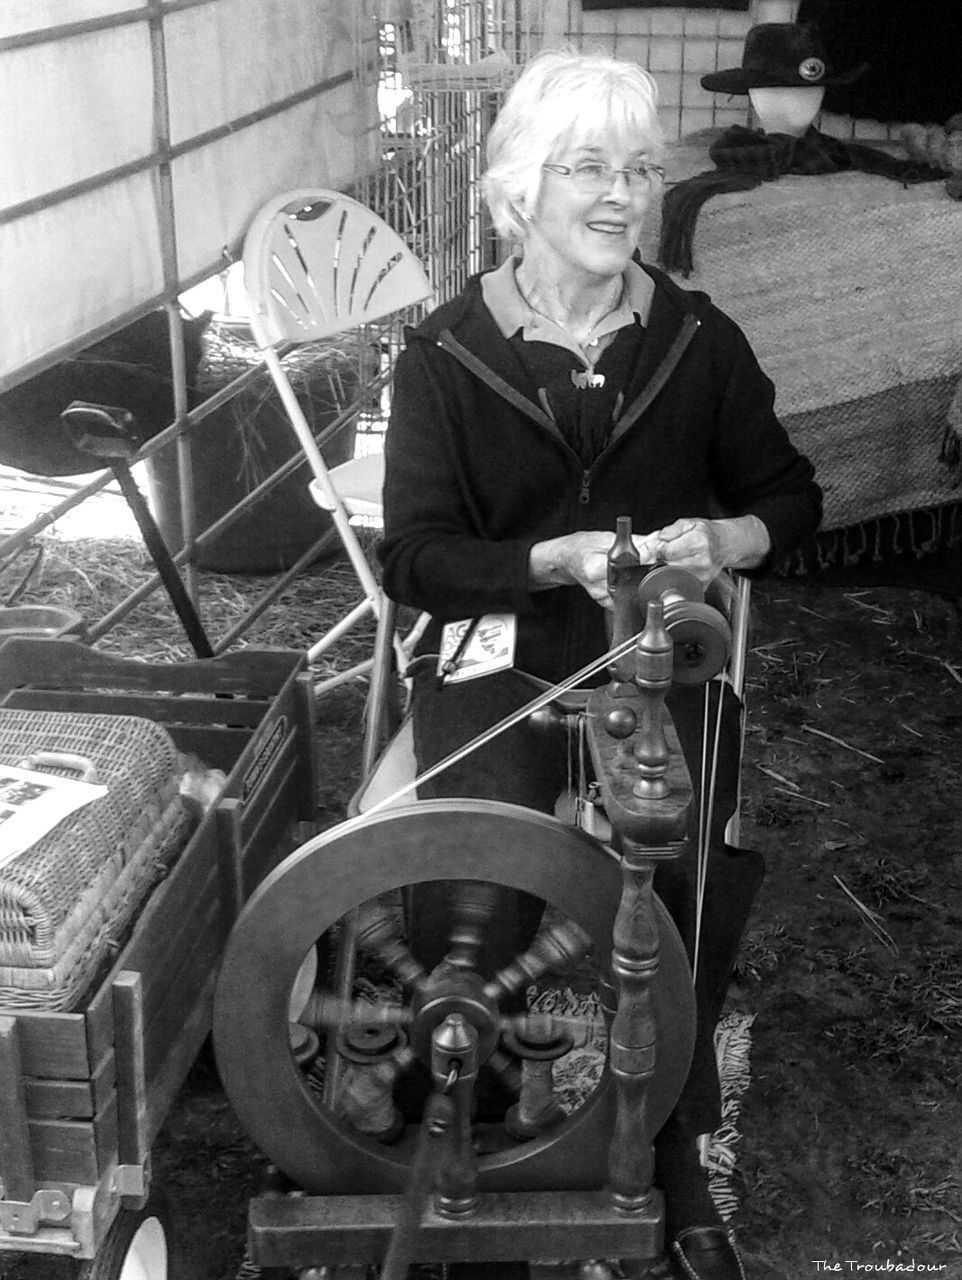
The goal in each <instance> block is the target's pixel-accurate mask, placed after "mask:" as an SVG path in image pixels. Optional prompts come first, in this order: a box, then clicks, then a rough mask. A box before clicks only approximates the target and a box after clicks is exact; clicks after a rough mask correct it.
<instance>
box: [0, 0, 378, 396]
mask: <svg viewBox="0 0 962 1280" xmlns="http://www.w3.org/2000/svg"><path fill="white" fill-rule="evenodd" d="M376 36H377V27H376V23H375V19H374V14H373V5H372V2H371V0H351V3H345V2H344V0H166V3H164V2H162V0H142V2H141V3H140V4H136V3H132V2H131V0H4V4H3V5H2V7H0V119H3V120H4V121H5V122H6V124H5V127H4V129H3V130H2V132H0V175H2V177H0V332H2V334H3V336H4V341H3V343H2V346H0V388H3V387H5V386H12V385H14V384H15V383H17V382H19V381H21V380H23V379H24V378H26V377H28V376H30V375H31V374H33V373H36V372H38V371H39V370H41V369H43V368H44V367H46V366H48V365H50V364H52V363H54V362H55V361H56V360H58V359H60V358H63V357H64V356H65V355H67V354H70V353H72V352H74V351H77V350H79V349H81V348H83V347H84V346H87V345H89V344H90V343H91V342H93V341H95V340H96V339H97V338H99V337H102V336H104V335H105V334H106V333H109V332H111V331H113V330H115V329H117V328H120V327H122V325H124V324H125V323H127V322H128V321H129V320H131V319H133V318H134V317H136V316H137V315H140V314H143V313H144V312H145V311H148V310H150V309H152V308H154V307H156V306H157V305H159V304H161V303H163V302H164V301H171V300H172V299H174V298H175V297H176V296H177V294H178V293H180V292H182V291H183V290H184V289H186V288H187V287H189V286H190V285H192V284H194V283H196V282H198V281H199V280H202V279H204V278H206V277H208V276H210V275H212V274H214V273H215V272H216V271H217V270H218V269H219V268H221V267H223V266H224V265H225V262H226V261H228V260H229V259H230V256H231V255H233V254H234V253H236V251H237V248H238V246H239V244H240V241H241V239H242V237H243V234H244V231H245V230H246V228H247V225H248V224H249V222H250V220H251V217H252V216H253V214H254V212H255V211H256V210H257V208H258V207H259V206H260V205H261V204H262V203H263V202H264V201H265V200H266V199H267V198H268V197H269V196H271V195H273V194H275V193H276V192H277V191H278V190H281V189H283V188H285V187H293V186H298V185H306V184H310V183H316V184H317V185H319V186H329V187H335V188H342V189H343V188H345V187H350V186H351V185H353V184H354V183H356V182H358V181H359V180H360V179H361V178H362V177H364V176H365V175H366V174H368V173H370V172H371V170H372V169H373V168H374V167H375V166H376V164H377V162H378V155H379V147H378V138H377V127H378V112H377V40H376Z"/></svg>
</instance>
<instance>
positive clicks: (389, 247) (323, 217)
mask: <svg viewBox="0 0 962 1280" xmlns="http://www.w3.org/2000/svg"><path fill="white" fill-rule="evenodd" d="M243 263H244V287H245V291H246V293H247V300H248V305H249V310H250V324H251V329H252V331H253V334H254V338H255V340H256V342H257V345H258V346H259V347H260V349H261V351H262V353H263V356H264V362H265V364H266V366H267V369H268V371H269V373H270V375H271V378H272V379H273V381H274V384H275V386H276V388H277V392H278V395H279V396H280V399H281V403H282V405H283V407H284V411H285V413H286V414H287V417H288V419H289V420H290V424H291V428H292V429H293V431H294V432H295V434H296V436H297V438H298V441H299V443H300V446H301V449H302V450H303V452H304V455H305V457H306V459H307V462H308V464H309V465H310V468H311V471H312V472H313V479H312V480H311V482H310V485H309V489H310V493H311V496H312V497H313V499H314V501H315V502H316V503H317V505H318V506H319V507H322V508H323V509H324V510H325V511H328V512H330V515H331V520H332V522H333V527H334V529H335V530H336V533H337V535H338V537H339V538H340V540H341V543H342V545H343V547H344V550H345V551H346V552H347V554H348V557H349V558H350V561H351V564H352V565H353V567H354V571H355V574H356V576H357V579H358V582H359V584H360V586H361V588H362V590H363V593H364V595H363V598H362V599H361V600H360V601H359V602H358V604H357V605H355V606H354V607H353V608H352V609H351V610H350V611H349V612H348V613H347V614H346V615H345V616H344V618H342V619H340V620H339V621H338V622H337V623H335V625H334V626H333V627H331V628H330V629H329V630H328V631H327V632H326V633H325V634H324V635H323V636H321V637H320V638H319V639H318V640H317V642H316V643H315V644H313V645H312V646H311V648H310V649H309V650H308V656H309V658H310V659H311V660H312V661H313V660H315V659H316V658H318V657H319V656H320V655H321V654H322V653H323V652H324V651H325V650H326V649H328V648H329V647H330V646H331V645H333V644H334V643H335V642H336V641H337V640H338V639H339V638H340V637H341V636H342V635H344V634H345V632H346V631H348V630H349V629H350V628H351V627H352V626H353V625H354V624H355V623H356V622H358V621H360V619H361V618H363V617H364V616H366V615H368V614H370V613H372V612H373V613H374V614H375V616H380V613H381V609H382V604H383V598H382V594H381V590H380V587H379V585H378V583H377V580H376V579H375V577H374V574H373V572H372V570H371V566H370V565H369V563H368V561H367V557H366V556H365V554H364V549H363V547H362V546H361V544H360V542H359V541H358V538H357V533H356V531H355V529H354V527H353V525H352V520H360V519H363V520H364V521H365V522H366V523H372V522H373V523H375V524H376V523H377V522H378V521H379V520H380V518H381V501H380V497H381V483H382V459H381V457H380V456H379V455H378V456H373V457H364V458H353V459H351V460H349V461H348V462H345V463H342V464H341V465H340V466H336V467H331V468H329V467H328V466H327V464H326V463H325V461H324V458H323V456H322V454H321V450H320V447H319V444H318V441H317V440H316V439H315V436H314V432H313V430H312V429H311V426H310V424H309V423H308V421H307V419H306V417H305V414H304V410H303V408H302V407H301V404H300V402H299V401H298V398H297V396H296V394H295V393H294V390H293V387H292V386H291V383H290V380H289V378H288V376H287V373H286V372H285V369H284V366H283V363H282V361H281V357H280V353H279V352H278V350H277V348H278V347H281V346H286V345H288V344H290V343H297V344H304V343H311V342H317V341H319V340H320V339H322V338H328V337H331V336H332V335H334V334H339V333H346V332H348V331H350V330H351V329H356V328H358V327H360V326H361V325H365V324H370V323H372V322H373V321H376V320H381V319H384V318H386V317H388V316H390V315H393V314H395V313H396V312H400V311H404V310H407V309H408V308H411V307H414V306H416V305H417V304H418V303H422V302H426V301H429V300H430V299H431V298H432V290H431V282H430V281H429V280H428V277H427V275H426V274H425V271H424V268H423V267H422V266H421V264H420V262H419V261H418V260H417V258H416V257H415V255H414V253H413V252H412V251H411V249H410V248H409V247H408V246H407V245H406V244H405V243H404V241H403V240H402V239H401V237H400V236H399V235H398V234H397V232H396V231H394V230H393V229H392V228H391V227H389V226H388V224H387V223H386V222H385V221H384V220H383V219H382V218H380V217H378V215H377V214H375V213H374V212H372V210H370V209H368V208H367V207H366V206H365V205H363V204H361V203H360V202H359V201H357V200H354V199H353V198H352V197H350V196H345V195H342V194H341V193H340V192H338V191H328V190H326V189H324V188H319V187H306V188H303V189H302V190H297V191H287V192H285V193H284V194H282V195H278V196H275V197H274V198H273V199H271V200H269V201H268V202H267V204H265V205H264V206H263V208H262V209H261V210H260V211H259V213H258V214H257V215H256V217H255V218H254V220H253V221H252V223H251V225H250V228H249V229H248V232H247V235H246V237H245V239H244V251H243ZM421 625H422V626H423V620H422V624H421ZM416 636H417V631H415V633H413V634H410V635H409V636H408V637H407V638H406V639H405V640H403V641H402V639H401V638H400V637H397V643H396V651H397V654H398V658H399V661H400V662H401V663H402V664H403V662H404V661H405V659H406V656H407V654H408V653H409V652H410V649H411V648H412V647H413V643H414V640H415V639H416ZM370 666H371V663H370V661H366V662H363V663H360V664H358V665H357V666H355V667H352V668H351V669H350V670H349V671H344V672H340V673H339V674H338V675H336V676H333V677H331V678H329V679H327V680H325V681H322V682H321V683H319V684H318V685H317V686H316V687H317V691H318V692H322V691H323V690H325V689H328V688H330V687H331V686H332V685H334V684H338V683H340V682H341V681H343V680H345V679H350V678H352V677H353V676H355V675H361V674H365V673H366V672H367V671H368V670H369V669H370Z"/></svg>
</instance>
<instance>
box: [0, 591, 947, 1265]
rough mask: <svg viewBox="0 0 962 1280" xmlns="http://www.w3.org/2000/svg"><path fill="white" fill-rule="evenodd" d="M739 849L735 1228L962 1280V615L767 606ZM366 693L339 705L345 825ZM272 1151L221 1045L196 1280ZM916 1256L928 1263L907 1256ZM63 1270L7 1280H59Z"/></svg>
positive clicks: (326, 739)
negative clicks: (759, 857) (753, 891)
mask: <svg viewBox="0 0 962 1280" xmlns="http://www.w3.org/2000/svg"><path fill="white" fill-rule="evenodd" d="M748 707H749V721H748V731H747V740H746V749H745V756H744V767H743V787H744V796H743V804H742V815H743V818H742V841H743V843H745V844H751V845H754V846H755V847H757V848H759V849H761V850H762V851H763V852H764V854H765V856H766V859H767V863H768V877H767V880H766V882H765V884H764V886H763V888H762V891H761V894H760V897H759V900H758V902H757V905H756V909H755V913H754V917H753V920H752V923H751V925H750V928H749V931H748V934H747V937H746V939H745V942H744V945H743V948H742V953H741V957H740V960H739V966H738V971H737V982H736V984H735V986H734V987H733V989H732V993H731V1000H732V1003H733V1004H734V1005H735V1006H737V1007H742V1008H744V1009H746V1010H748V1011H750V1012H752V1013H754V1014H755V1015H756V1018H755V1022H754V1026H753V1036H754V1040H753V1046H752V1053H751V1084H750V1086H749V1088H748V1090H747V1092H746V1093H745V1095H744V1097H743V1099H742V1110H741V1118H740V1129H741V1134H742V1137H741V1142H740V1147H739V1155H738V1164H737V1169H736V1184H737V1192H738V1198H739V1202H740V1207H739V1209H738V1212H737V1214H736V1216H735V1218H734V1219H733V1226H734V1228H735V1230H736V1232H737V1235H738V1237H739V1240H740V1242H741V1244H742V1248H743V1251H744V1254H745V1257H746V1265H747V1269H748V1275H749V1280H809V1277H817V1276H820V1275H832V1274H838V1275H846V1276H847V1275H858V1274H864V1275H869V1274H893V1275H894V1274H898V1273H899V1272H900V1271H901V1272H914V1273H915V1274H918V1273H922V1274H931V1275H938V1276H940V1277H941V1278H942V1280H962V1174H960V1161H959V1148H960V1139H962V1090H960V1083H962V1053H960V1032H962V946H960V942H959V938H960V933H959V926H960V924H962V894H960V889H962V806H960V779H962V732H960V730H962V602H960V601H957V600H951V599H948V598H945V597H942V596H938V595H934V594H930V593H927V592H921V591H912V590H903V589H888V588H880V587H877V588H872V589H859V588H844V587H837V586H832V587H828V586H825V585H819V584H818V583H816V582H813V581H811V580H808V579H785V580H768V581H766V582H765V583H762V584H760V585H758V586H757V587H756V589H755V592H754V607H753V632H752V639H751V656H750V661H749V667H748ZM359 710H360V695H359V693H358V692H357V691H356V690H354V689H351V688H344V689H341V690H339V691H335V692H334V693H332V694H330V695H328V697H327V698H326V699H325V700H324V702H323V703H322V705H321V721H320V726H319V737H320V749H321V775H322V777H321V780H322V790H323V795H324V802H325V805H326V806H327V816H328V817H329V818H330V820H331V821H334V820H336V819H337V818H338V817H339V816H341V814H342V813H343V806H344V804H345V803H346V800H347V797H348V795H349V794H350V792H351V790H352V789H353V787H354V785H355V782H356V779H357V758H358V756H357V753H358V736H359ZM263 1170H264V1160H263V1159H262V1157H261V1156H260V1155H259V1154H258V1153H257V1152H256V1151H255V1150H254V1148H253V1147H252V1145H251V1143H250V1141H249V1140H248V1139H247V1137H246V1136H245V1134H244V1133H243V1131H242V1130H241V1129H240V1127H239V1125H238V1124H237V1122H236V1121H235V1120H234V1118H233V1115H232V1112H231V1110H230V1106H229V1104H228V1103H227V1101H226V1100H225V1098H224V1096H223V1094H222V1092H221V1090H220V1088H219V1084H218V1081H217V1077H216V1073H215V1070H214V1067H213V1064H212V1060H211V1058H210V1056H209V1055H207V1054H205V1055H204V1056H203V1057H202V1058H201V1059H200V1061H199V1062H198V1063H197V1065H196V1066H195V1068H194V1070H193V1072H192V1073H191V1076H190V1078H189V1080H188V1082H187V1085H186V1087H185V1089H184V1090H183V1092H182V1095H181V1097H180V1099H179V1102H178V1104H177V1106H176V1107H175V1109H174V1110H173V1112H172V1113H171V1115H170V1117H169V1119H168V1121H167V1124H166V1126H165V1128H164V1130H163V1132H162V1134H161V1136H160V1139H159V1141H158V1143H157V1144H156V1147H155V1150H154V1172H155V1177H156V1179H157V1180H158V1181H159V1182H160V1184H161V1185H163V1186H164V1188H165V1189H166V1192H167V1196H168V1199H169V1202H170V1208H171V1213H172V1217H173V1221H174V1224H175V1229H174V1235H173V1239H174V1241H175V1243H176V1245H177V1247H178V1250H179V1252H180V1254H181V1257H182V1261H183V1262H184V1271H183V1276H182V1280H234V1278H235V1277H236V1276H237V1275H238V1269H239V1267H240V1264H241V1259H242V1254H243V1241H244V1228H245V1215H246V1210H247V1202H248V1199H249V1197H250V1196H251V1195H253V1194H255V1193H256V1192H257V1190H258V1188H259V1182H260V1178H261V1175H262V1173H263ZM910 1264H911V1265H910ZM60 1274H61V1273H60V1272H59V1271H58V1269H57V1266H56V1265H55V1264H54V1263H53V1262H51V1261H49V1260H33V1261H31V1262H29V1263H27V1262H26V1261H25V1262H24V1263H23V1264H22V1265H21V1264H17V1263H14V1264H12V1265H8V1266H6V1267H5V1266H4V1264H3V1262H2V1260H0V1276H3V1277H4V1280H55V1278H58V1277H59V1275H60Z"/></svg>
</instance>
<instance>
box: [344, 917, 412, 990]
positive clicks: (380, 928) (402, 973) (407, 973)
mask: <svg viewBox="0 0 962 1280" xmlns="http://www.w3.org/2000/svg"><path fill="white" fill-rule="evenodd" d="M355 936H356V940H357V945H358V946H359V947H360V948H361V950H362V951H369V952H371V953H372V954H374V955H376V956H377V957H378V959H379V960H380V961H381V962H382V964H384V965H386V966H387V968H388V969H389V970H390V971H391V973H393V974H394V976H395V977H396V978H397V980H398V982H400V983H401V985H402V986H404V987H412V988H414V989H415V990H418V989H420V987H421V986H422V985H423V983H424V982H425V980H426V978H427V974H426V973H425V970H424V966H423V965H422V964H421V963H420V962H419V961H418V960H417V959H416V958H415V957H414V955H412V953H411V950H410V948H409V947H408V945H407V943H406V942H405V941H404V938H403V936H402V934H401V926H400V923H399V921H398V920H397V918H396V917H395V916H394V915H393V914H392V913H391V912H390V911H389V910H388V908H387V907H386V906H385V904H384V902H383V901H382V900H381V899H380V898H372V899H371V900H370V901H368V902H365V903H364V904H363V905H362V906H361V907H359V908H358V912H357V924H356V935H355Z"/></svg>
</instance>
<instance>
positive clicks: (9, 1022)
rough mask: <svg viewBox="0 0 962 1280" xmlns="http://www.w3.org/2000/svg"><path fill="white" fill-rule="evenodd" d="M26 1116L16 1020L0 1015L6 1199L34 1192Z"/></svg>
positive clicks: (0, 1147) (0, 1157)
mask: <svg viewBox="0 0 962 1280" xmlns="http://www.w3.org/2000/svg"><path fill="white" fill-rule="evenodd" d="M26 1117H27V1102H26V1097H25V1095H24V1086H23V1072H22V1070H21V1059H20V1035H19V1031H18V1029H17V1019H16V1018H13V1017H3V1016H0V1182H2V1184H3V1196H4V1199H6V1200H19V1201H29V1200H30V1199H31V1197H32V1196H33V1193H34V1191H35V1190H36V1185H35V1182H34V1168H33V1158H32V1156H31V1152H30V1134H29V1131H28V1129H27V1119H26Z"/></svg>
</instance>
